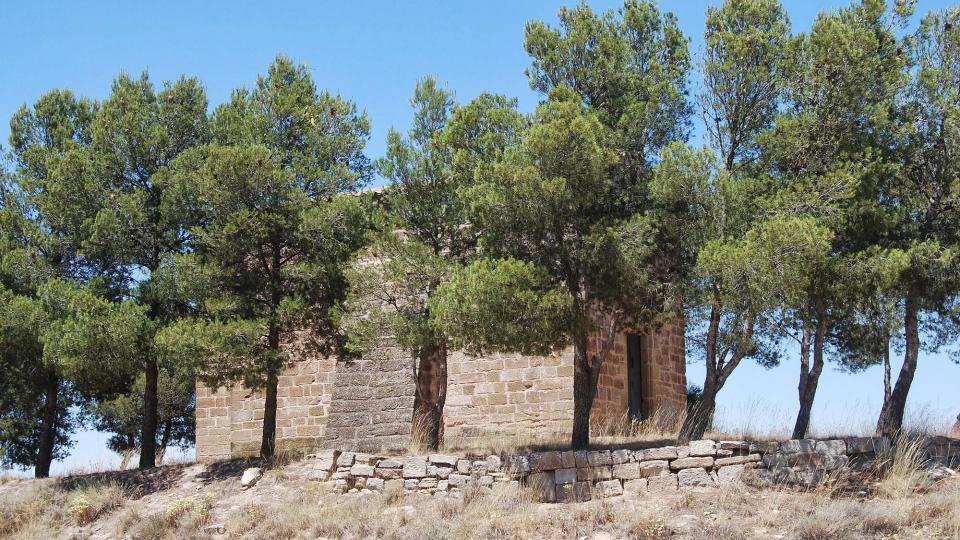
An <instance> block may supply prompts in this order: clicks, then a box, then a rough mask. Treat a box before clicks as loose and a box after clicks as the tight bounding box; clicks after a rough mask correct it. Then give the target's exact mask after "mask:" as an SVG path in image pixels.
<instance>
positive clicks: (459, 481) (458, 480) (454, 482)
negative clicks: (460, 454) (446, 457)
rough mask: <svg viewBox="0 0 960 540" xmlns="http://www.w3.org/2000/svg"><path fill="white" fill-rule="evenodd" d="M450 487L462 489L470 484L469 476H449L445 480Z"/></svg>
mask: <svg viewBox="0 0 960 540" xmlns="http://www.w3.org/2000/svg"><path fill="white" fill-rule="evenodd" d="M447 482H449V484H450V486H451V487H463V486H466V485H467V484H468V483H470V476H469V475H466V474H451V475H450V476H449V477H448V478H447Z"/></svg>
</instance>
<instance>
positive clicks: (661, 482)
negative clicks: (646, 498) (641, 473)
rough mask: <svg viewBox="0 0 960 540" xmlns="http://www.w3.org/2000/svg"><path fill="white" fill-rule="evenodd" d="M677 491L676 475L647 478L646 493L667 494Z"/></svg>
mask: <svg viewBox="0 0 960 540" xmlns="http://www.w3.org/2000/svg"><path fill="white" fill-rule="evenodd" d="M676 490H677V475H675V474H667V475H664V476H652V477H650V478H647V491H650V492H651V493H669V492H671V491H676Z"/></svg>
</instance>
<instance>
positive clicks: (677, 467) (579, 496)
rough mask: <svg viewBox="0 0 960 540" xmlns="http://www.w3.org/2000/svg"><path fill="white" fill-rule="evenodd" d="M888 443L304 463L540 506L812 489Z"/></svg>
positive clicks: (383, 482) (937, 453) (328, 456)
mask: <svg viewBox="0 0 960 540" xmlns="http://www.w3.org/2000/svg"><path fill="white" fill-rule="evenodd" d="M924 445H925V446H924V455H925V457H926V458H927V459H928V460H929V461H930V462H932V463H937V464H941V465H946V466H950V467H954V468H956V467H960V439H951V438H947V437H932V438H928V439H926V440H925V443H924ZM890 451H891V445H890V441H889V440H888V439H886V438H884V437H849V438H845V439H832V440H813V439H805V440H791V441H782V442H776V441H772V442H750V441H712V440H701V441H692V442H691V443H690V444H689V445H686V446H666V447H660V448H646V449H639V450H638V449H630V448H609V449H602V450H589V451H587V450H583V451H572V450H571V451H565V450H554V451H545V452H533V453H528V454H517V455H490V456H486V457H483V456H468V455H445V454H431V455H427V456H408V457H383V456H377V455H374V454H360V453H352V452H339V451H337V450H328V451H326V452H322V453H319V454H315V455H311V456H308V460H310V463H309V465H308V468H309V470H310V471H311V472H310V474H311V477H312V478H313V479H315V480H320V481H331V482H333V484H332V487H333V488H334V489H335V490H336V491H339V492H341V493H343V492H359V491H364V490H367V491H377V490H382V489H385V488H387V487H390V486H393V487H394V488H395V489H398V490H400V489H402V490H403V491H406V492H410V493H412V492H425V493H429V494H433V495H438V494H439V495H446V494H447V493H448V492H449V493H454V494H455V493H458V492H459V491H461V490H462V489H464V488H466V487H467V486H471V485H474V486H479V487H481V488H494V487H496V486H497V485H508V484H512V485H520V484H523V485H527V486H529V487H531V488H533V489H534V491H535V493H536V494H537V495H538V497H539V498H540V499H541V500H542V501H544V502H572V501H583V500H588V499H591V498H595V497H612V496H619V495H629V496H644V495H647V494H650V495H656V494H663V493H669V492H675V491H678V490H690V489H719V488H731V487H737V486H741V485H742V484H743V483H745V482H748V483H759V484H770V485H773V484H779V485H798V486H803V487H811V486H815V485H817V484H818V483H820V482H822V481H824V480H825V479H827V478H829V477H830V476H831V475H832V474H836V473H837V472H838V471H841V470H843V469H845V468H847V467H850V466H870V465H872V464H876V463H877V462H878V460H881V461H883V460H888V459H889V458H890Z"/></svg>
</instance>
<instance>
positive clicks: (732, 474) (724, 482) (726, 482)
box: [717, 465, 744, 488]
mask: <svg viewBox="0 0 960 540" xmlns="http://www.w3.org/2000/svg"><path fill="white" fill-rule="evenodd" d="M743 470H744V466H743V465H729V466H726V467H720V468H719V469H717V480H718V482H719V483H720V487H722V488H730V487H736V486H740V485H743V480H742V479H741V476H742V475H743Z"/></svg>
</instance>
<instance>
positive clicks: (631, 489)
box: [623, 478, 647, 495]
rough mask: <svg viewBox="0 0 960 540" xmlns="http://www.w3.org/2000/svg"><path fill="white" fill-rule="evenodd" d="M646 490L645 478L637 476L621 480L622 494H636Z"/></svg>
mask: <svg viewBox="0 0 960 540" xmlns="http://www.w3.org/2000/svg"><path fill="white" fill-rule="evenodd" d="M646 491H647V479H646V478H637V479H634V480H624V481H623V494H624V495H638V494H641V493H644V492H646Z"/></svg>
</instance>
